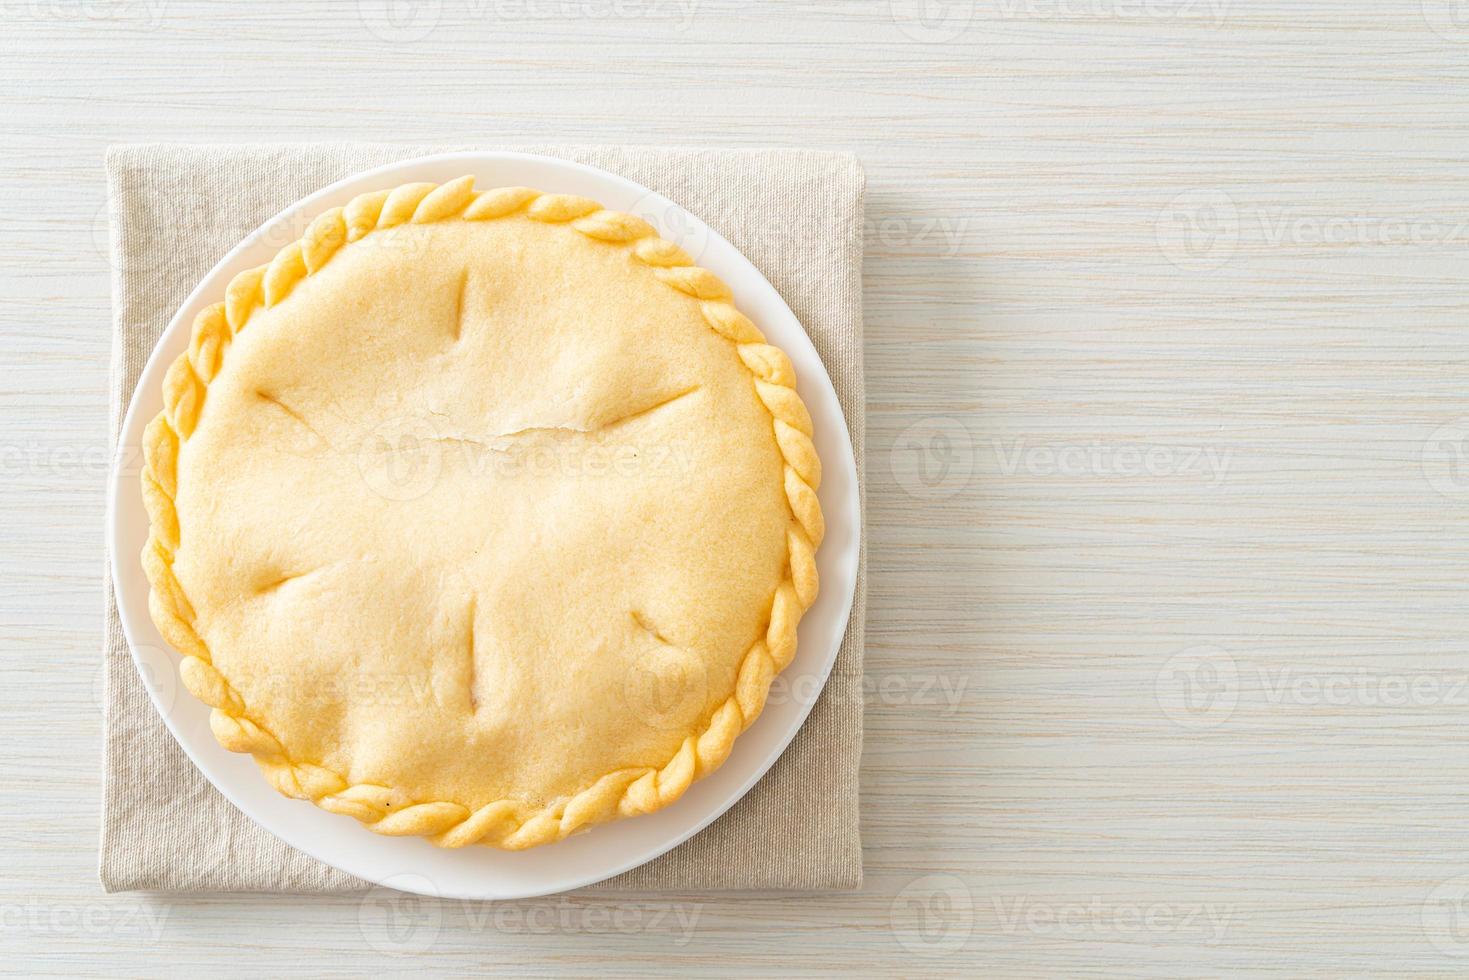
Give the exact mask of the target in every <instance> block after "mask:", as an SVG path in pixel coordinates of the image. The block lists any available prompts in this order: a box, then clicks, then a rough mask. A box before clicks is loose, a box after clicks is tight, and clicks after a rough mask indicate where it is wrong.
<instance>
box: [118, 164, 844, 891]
mask: <svg viewBox="0 0 1469 980" xmlns="http://www.w3.org/2000/svg"><path fill="white" fill-rule="evenodd" d="M467 173H469V174H474V175H475V183H476V186H477V187H479V188H481V189H486V188H491V187H499V186H509V185H525V186H529V187H537V188H539V189H541V190H544V191H550V192H561V193H570V194H581V195H584V196H586V197H590V198H594V199H595V200H598V201H600V202H602V204H603V205H605V206H607V207H609V208H615V209H618V210H623V211H631V212H634V213H636V214H639V215H641V216H642V217H644V218H645V219H647V220H649V221H650V222H651V223H653V224H654V225H655V226H657V227H658V228H659V230H660V231H661V232H662V233H663V235H664V237H666V238H669V239H671V240H673V241H677V242H679V243H680V244H681V245H683V246H684V247H685V250H686V251H688V252H689V254H690V255H692V256H694V259H695V261H696V262H698V263H699V264H700V265H702V266H704V267H706V268H708V269H711V270H713V271H714V272H715V273H716V274H717V275H718V276H719V277H720V278H721V279H723V280H724V281H725V282H726V283H728V284H729V286H730V288H731V289H733V290H734V296H735V302H736V303H737V304H738V306H739V308H740V309H741V310H743V311H744V312H745V313H746V314H747V315H748V316H750V318H751V319H753V320H754V321H755V322H756V323H757V324H759V326H760V328H761V329H762V330H763V331H764V332H765V334H766V335H767V336H768V337H769V338H770V341H771V342H772V343H774V344H776V345H777V346H779V347H780V348H781V349H783V350H784V351H786V353H787V354H789V355H790V358H791V361H792V362H793V363H794V364H795V368H796V374H797V376H798V378H799V388H800V393H801V397H802V398H803V399H805V402H806V405H807V407H808V408H809V409H810V411H811V416H812V419H813V420H814V422H815V426H816V446H817V449H818V451H819V452H820V454H821V459H822V463H823V464H824V466H823V469H824V470H825V474H824V478H823V482H822V485H821V491H820V497H821V506H822V509H823V510H824V511H825V514H826V527H827V533H826V540H825V543H823V544H822V546H821V549H820V551H819V552H818V554H817V564H818V567H819V570H820V572H821V593H820V596H819V597H818V598H817V600H816V603H815V605H813V606H812V607H811V609H810V610H809V611H808V612H807V613H806V616H805V618H804V619H802V620H801V626H800V641H799V645H798V648H797V654H796V658H795V660H794V662H792V664H791V665H790V666H789V667H787V668H786V670H785V672H784V673H783V674H782V675H781V678H779V679H777V682H776V686H775V687H774V688H772V691H771V697H770V699H769V702H768V703H767V706H766V708H765V712H764V714H763V715H761V717H760V719H759V721H757V722H756V723H755V724H754V725H753V726H751V728H750V730H749V731H747V732H745V734H744V735H742V736H741V737H740V738H739V739H738V740H737V741H736V742H735V746H734V750H733V751H732V752H731V754H730V756H729V759H728V760H727V761H726V762H725V763H724V765H723V767H721V768H720V769H719V770H718V771H717V772H715V773H714V774H713V775H711V776H710V777H708V778H707V779H704V780H702V781H700V782H697V783H695V784H694V785H693V786H692V787H691V788H690V789H689V791H688V792H687V793H686V794H685V795H684V797H683V798H682V799H681V800H679V801H678V802H677V803H675V804H674V805H672V806H670V807H667V808H666V809H663V810H661V811H659V812H657V813H653V814H649V815H647V816H641V817H636V818H633V819H630V820H619V821H615V822H613V823H610V824H604V825H601V826H598V827H594V828H592V829H591V830H589V831H587V832H586V833H583V834H579V835H576V836H574V837H571V838H569V839H567V840H565V841H561V842H559V843H556V844H551V845H548V846H545V847H538V848H533V849H531V850H529V851H523V852H518V853H511V852H505V851H499V850H495V849H493V848H488V847H469V848H464V849H462V850H457V851H447V850H442V849H439V848H436V847H434V846H432V845H431V844H429V843H428V842H427V841H425V840H422V839H419V838H398V837H381V836H378V835H377V834H374V833H372V832H371V831H369V830H367V829H366V828H364V827H362V826H360V825H359V824H357V823H356V821H354V820H352V819H350V818H348V817H343V816H338V815H335V814H331V813H327V812H326V811H323V810H319V809H317V808H316V807H314V806H312V805H311V804H310V803H306V802H302V801H298V800H291V799H287V798H286V797H283V796H281V795H279V794H278V793H276V791H275V790H274V789H272V788H271V787H270V786H269V784H267V783H266V781H265V779H264V778H262V776H261V775H260V772H259V770H258V769H257V768H256V767H255V763H254V762H253V761H252V760H251V759H250V757H249V756H247V755H236V754H235V753H232V752H227V751H226V750H225V749H224V748H222V747H221V746H220V745H219V743H218V742H216V741H215V740H214V736H213V735H212V734H211V733H210V730H209V709H208V708H207V707H206V706H205V705H204V704H202V703H201V702H199V701H196V700H194V698H193V697H191V696H190V695H189V694H188V693H187V692H185V691H183V690H182V686H181V684H180V682H179V681H178V674H177V660H178V657H177V655H176V654H175V653H174V652H173V651H172V650H171V649H169V647H168V645H167V643H166V642H164V640H163V638H162V637H161V636H160V635H159V634H158V632H157V629H156V628H155V627H154V626H153V623H152V620H151V619H150V618H149V616H148V583H147V580H146V579H145V578H144V576H143V573H142V569H141V567H140V565H139V561H138V554H139V552H140V551H141V550H142V548H143V544H144V542H145V541H146V540H147V535H148V518H147V514H146V512H145V511H144V509H143V501H142V495H141V492H140V490H139V484H138V468H139V466H140V463H139V460H138V458H137V456H138V454H137V451H136V447H138V446H139V445H141V442H142V433H143V427H144V426H145V425H146V424H147V422H148V420H150V419H151V418H153V416H154V415H156V414H157V413H158V411H159V409H160V407H161V389H162V383H163V374H164V371H165V370H166V369H167V367H168V365H169V364H170V363H171V362H172V361H173V359H174V358H175V357H177V356H178V354H179V353H180V352H182V351H183V350H184V349H185V347H186V346H187V344H188V334H189V327H190V324H192V322H193V320H194V317H195V315H197V313H198V312H199V310H201V309H202V308H204V307H205V306H208V305H209V304H210V303H213V302H216V301H217V300H218V299H219V298H220V297H222V296H223V295H224V289H225V285H226V284H227V283H228V282H229V280H230V279H231V278H232V277H233V276H234V275H235V274H236V273H238V272H240V271H241V270H244V269H248V268H251V267H253V266H257V265H261V264H263V263H265V262H267V261H269V260H270V258H271V257H272V256H273V255H274V253H275V252H276V251H277V250H278V249H279V248H280V247H281V246H283V245H285V244H287V243H288V242H290V241H292V240H293V239H295V238H297V237H299V236H300V234H301V233H302V231H304V229H305V228H306V226H307V224H308V223H309V222H310V220H311V219H312V218H314V217H315V216H316V215H318V214H320V213H321V212H323V211H325V210H326V209H328V208H330V207H334V206H336V205H340V204H345V203H346V202H347V201H348V200H349V199H351V198H352V197H353V196H355V195H357V194H360V193H362V192H363V191H370V190H379V189H382V188H386V187H392V186H394V185H397V184H401V183H406V182H408V181H419V180H427V181H435V182H438V183H442V182H444V181H447V180H451V179H453V178H455V177H459V176H462V175H464V174H467ZM118 445H119V447H120V449H119V452H118V456H117V459H116V461H115V462H114V466H113V471H112V483H111V486H110V488H109V489H110V492H109V497H108V505H109V514H108V531H109V541H108V547H109V549H110V553H111V557H112V568H113V576H114V578H113V580H114V582H115V584H116V590H117V605H118V611H119V612H120V613H121V616H122V625H123V631H124V632H125V633H126V634H127V638H128V643H129V645H130V646H131V648H132V651H133V659H134V660H135V661H136V663H137V666H138V671H139V673H140V675H141V676H142V678H143V683H144V684H145V685H146V686H147V688H148V693H149V695H150V696H151V697H152V698H153V703H154V704H155V705H156V706H157V708H158V711H159V714H160V715H162V717H163V720H164V721H165V722H166V723H167V724H168V727H169V729H170V730H171V731H172V732H173V734H174V737H175V738H176V739H178V743H179V745H181V746H182V747H183V749H184V751H185V752H186V753H188V755H189V758H191V759H193V760H194V764H195V765H196V766H198V767H199V770H200V771H201V772H203V773H204V775H205V776H207V777H208V778H209V781H210V782H211V783H213V784H214V785H215V787H216V788H218V789H219V791H220V792H221V793H223V794H224V795H225V796H226V797H228V798H229V800H230V801H231V802H233V803H234V804H235V805H236V806H237V807H239V808H240V809H241V810H243V811H244V812H245V813H246V814H248V815H249V816H250V818H251V819H253V820H254V821H255V822H256V823H258V824H259V825H260V826H261V827H264V828H265V829H266V830H268V831H270V832H271V833H273V834H275V835H276V836H277V837H279V838H281V839H282V840H284V841H286V842H287V843H288V844H290V845H292V846H293V847H296V848H299V849H300V850H302V851H305V852H306V853H307V854H310V855H311V856H312V857H315V858H318V859H320V860H322V861H325V862H326V863H327V864H330V865H333V866H335V867H338V868H340V869H342V870H343V871H346V872H348V873H350V874H354V875H356V876H358V877H359V878H364V879H366V880H368V881H371V882H375V883H377V884H380V885H386V886H388V887H392V888H397V889H400V890H403V891H414V892H419V893H421V894H428V895H440V896H444V897H448V898H461V899H509V898H525V897H529V896H534V895H547V894H551V893H553V892H559V891H565V890H567V889H571V888H578V887H581V886H583V885H588V884H591V883H592V882H596V881H601V880H602V879H604V878H610V877H612V876H613V875H617V874H621V873H622V872H624V871H627V870H628V869H630V868H634V867H636V866H638V865H640V864H642V863H644V862H646V861H650V860H652V859H653V858H655V857H657V856H659V855H660V854H663V853H664V852H665V851H668V850H669V849H671V848H673V847H676V846H677V845H679V844H681V843H683V842H684V841H685V840H687V839H688V838H690V837H692V836H693V835H694V834H696V833H698V832H699V831H700V830H702V829H703V828H704V827H706V826H708V825H709V824H710V823H711V822H713V821H714V819H715V818H716V817H718V816H719V815H720V814H722V813H724V811H725V810H727V809H729V808H730V807H731V806H732V805H734V803H735V802H736V801H737V800H739V799H740V797H742V796H743V795H744V794H745V793H746V791H748V790H749V788H750V787H751V786H753V785H754V784H755V781H756V780H758V779H759V778H760V777H761V776H763V775H764V774H765V772H766V771H767V770H768V769H769V768H770V767H771V765H773V764H774V763H775V760H776V759H777V758H778V757H779V756H780V754H781V752H782V751H784V750H785V747H786V746H787V745H788V744H789V743H790V741H791V739H792V738H793V737H794V736H795V734H796V731H797V730H798V729H799V728H800V727H801V723H802V722H803V721H804V720H805V718H806V715H807V714H808V713H809V711H810V709H811V706H812V704H813V703H814V702H815V700H816V696H817V695H818V694H819V693H820V691H821V688H822V686H823V685H824V684H825V683H826V678H827V675H828V674H829V673H830V672H831V666H832V663H833V661H835V659H836V654H837V648H838V646H839V645H840V643H841V638H842V634H843V632H844V630H845V627H846V623H847V616H848V614H849V613H850V612H851V608H852V594H853V589H854V587H855V584H856V578H857V550H858V542H859V540H860V536H861V535H860V521H861V514H860V509H859V504H858V494H857V471H856V465H855V462H854V458H853V455H852V444H851V441H850V440H849V438H848V436H847V426H846V422H845V420H844V418H843V416H842V409H841V406H840V405H839V404H838V402H837V397H836V392H835V390H833V388H832V385H831V379H830V378H828V377H827V374H826V369H825V368H824V367H823V366H822V363H821V359H820V358H819V357H818V356H817V354H816V350H815V348H814V347H812V345H811V341H810V339H809V338H808V337H807V336H806V332H805V330H803V329H802V327H801V324H800V323H799V322H798V321H797V320H796V317H795V315H794V314H793V313H791V311H790V308H789V307H787V306H786V304H785V302H784V301H783V300H782V299H781V298H780V295H779V294H778V293H777V292H776V291H775V288H774V287H773V286H771V285H770V283H769V282H767V281H766V279H765V277H764V276H763V275H761V274H760V272H759V270H757V269H756V268H755V267H754V266H753V265H751V264H750V262H749V261H748V260H747V259H746V258H745V257H744V256H743V255H741V254H740V253H739V252H737V251H736V250H735V248H734V246H732V245H730V244H729V242H727V241H725V240H724V239H723V238H721V237H720V236H719V235H718V234H717V233H715V232H714V231H712V230H711V229H709V228H708V227H707V226H705V225H704V223H703V222H702V221H700V220H699V219H698V218H697V217H694V216H692V215H690V214H688V213H687V212H685V211H683V210H682V209H681V208H679V207H678V206H677V205H675V204H673V202H671V201H669V200H668V199H667V198H665V197H662V196H661V195H658V194H654V193H653V192H652V191H649V190H648V189H647V188H645V187H642V186H640V185H638V184H635V183H633V182H632V181H630V180H625V179H624V178H622V177H618V176H615V175H613V174H610V173H607V172H605V171H602V170H597V169H595V168H593V167H588V166H583V165H581V164H576V163H570V162H567V161H565V160H557V159H553V158H550V157H538V156H530V155H527V154H518V153H451V154H444V155H442V156H433V157H423V158H420V159H417V160H409V161H406V162H404V163H395V164H390V165H389V166H386V167H379V168H378V169H376V170H370V171H367V172H366V173H362V174H359V175H357V176H355V177H350V178H348V179H346V180H343V181H340V182H338V183H335V184H333V185H331V186H330V187H327V188H324V189H323V190H321V191H318V192H317V193H315V194H313V195H311V196H310V197H308V198H306V199H305V200H303V201H301V202H299V203H298V204H295V205H293V206H292V207H290V208H287V209H286V210H285V211H282V212H281V213H280V214H279V215H277V216H276V217H275V218H273V219H271V220H270V221H269V222H267V223H266V224H265V225H262V226H261V227H260V228H259V229H257V230H256V231H255V232H254V233H252V234H251V235H250V236H249V237H248V238H246V239H245V241H244V242H242V243H241V244H240V245H239V246H238V247H237V248H235V249H234V251H232V252H230V253H229V254H228V255H227V256H225V257H224V259H223V260H222V261H221V262H220V263H219V264H218V265H216V266H215V267H214V269H213V270H212V271H211V272H210V273H209V275H207V276H205V277H204V281H203V282H201V283H200V284H199V286H198V288H196V289H195V290H194V292H193V293H192V294H191V295H190V296H189V299H188V301H187V302H185V303H184V305H183V307H182V308H181V309H180V310H179V311H178V313H177V314H176V315H175V316H174V318H173V322H171V323H170V324H169V325H168V329H167V330H166V331H164V334H163V338H162V340H161V341H160V342H159V344H158V347H157V349H156V350H154V352H153V356H152V357H151V358H150V359H149V361H148V365H147V366H146V367H145V368H144V369H143V375H142V379H141V380H140V381H139V383H138V389H137V392H136V393H135V395H134V398H133V401H132V405H131V407H130V408H129V410H128V414H127V418H126V420H125V421H124V422H123V427H122V433H121V436H120V439H119V442H118Z"/></svg>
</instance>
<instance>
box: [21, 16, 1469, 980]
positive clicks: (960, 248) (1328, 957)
mask: <svg viewBox="0 0 1469 980" xmlns="http://www.w3.org/2000/svg"><path fill="white" fill-rule="evenodd" d="M136 139H178V140H316V139H370V140H385V141H414V142H418V141H426V140H443V141H445V142H450V141H453V142H464V141H468V140H479V141H483V142H484V143H485V144H486V145H493V144H494V143H495V142H496V141H501V140H503V141H506V142H527V141H540V140H578V141H586V142H616V141H624V142H630V143H685V144H688V143H693V144H707V145H728V146H755V145H767V144H787V145H809V146H822V147H844V148H851V149H854V150H856V151H857V152H858V153H860V154H861V156H862V159H863V161H864V162H865V164H866V166H867V170H868V175H869V197H868V200H869V217H870V220H869V226H868V244H867V250H866V302H867V372H868V384H869V415H868V419H869V447H870V454H871V459H870V463H869V472H868V477H869V494H870V495H869V507H870V513H869V522H870V524H869V526H870V528H871V531H870V548H871V616H870V626H869V633H868V635H869V637H870V644H869V648H868V651H867V668H868V672H869V674H870V677H871V681H872V685H871V690H870V691H869V703H868V708H867V730H868V737H867V744H866V754H865V759H864V766H863V773H862V780H863V783H862V792H863V797H864V799H863V819H864V835H865V841H866V863H867V886H866V887H865V888H864V889H863V891H862V892H860V893H856V894H844V895H822V896H811V897H796V898H792V897H750V896H724V897H714V898H710V897H704V896H697V895H676V896H648V897H647V898H646V899H638V900H635V901H614V900H610V899H605V898H575V899H548V900H541V901H533V902H524V903H514V904H510V905H504V906H470V905H462V904H459V903H445V904H429V903H423V902H419V901H417V900H408V899H405V900H401V901H398V900H394V899H392V898H390V897H387V896H383V895H375V896H372V897H370V898H369V899H368V900H366V901H363V900H360V899H357V898H331V899H320V898H299V897H281V896H229V895H221V896H214V897H205V898H197V897H194V898H187V899H181V900H170V899H168V898H164V897H145V896H129V895H120V896H110V897H109V896H104V895H102V894H101V893H100V890H99V889H98V887H97V884H96V880H95V876H94V861H95V834H96V826H97V801H98V771H97V770H98V762H97V760H98V744H99V730H100V726H101V723H102V720H101V717H100V714H99V710H98V707H99V691H100V683H99V678H100V675H99V671H98V650H99V636H98V633H99V622H100V612H101V604H102V598H101V594H100V569H101V564H100V563H101V550H102V545H101V541H102V523H103V495H102V485H103V469H104V465H105V456H106V449H105V421H104V412H105V404H106V384H107V381H106V378H107V358H108V323H107V320H108V288H109V286H108V269H107V262H106V256H105V252H104V244H105V215H104V212H103V181H102V164H101V160H102V151H103V148H104V147H105V146H106V145H107V144H108V143H109V142H115V141H123V140H136ZM1466 191H1469V7H1466V6H1465V5H1464V3H1463V0H1422V2H1421V3H1420V0H1389V2H1384V3H1378V4H1366V3H1356V2H1351V0H1315V2H1312V3H1300V2H1298V0H1268V2H1266V0H1258V2H1257V0H993V2H991V0H982V2H979V3H962V2H946V0H894V2H893V3H891V4H888V3H885V2H884V3H875V4H858V5H847V4H838V3H820V4H781V5H780V6H779V8H778V9H777V8H776V7H775V6H774V5H771V6H766V5H763V4H756V3H750V2H740V3H719V2H715V0H607V2H603V0H568V2H565V3H562V2H560V0H555V2H552V0H432V2H429V3H426V4H422V5H419V6H418V7H416V8H412V7H409V6H407V5H398V4H390V3H385V2H374V0H363V2H362V3H361V4H360V5H359V4H358V3H356V2H345V3H344V2H335V3H318V4H300V3H297V4H282V5H279V6H272V7H270V8H268V9H267V7H266V6H265V5H262V4H240V5H234V6H226V5H218V4H212V3H210V4H205V3H194V2H185V0H34V2H33V0H0V200H3V210H0V214H3V217H0V473H3V481H0V542H3V548H0V576H3V580H0V652H3V655H4V666H5V673H4V679H3V682H0V737H3V746H4V751H3V752H0V814H3V815H0V970H20V971H22V972H27V973H50V972H54V973H59V974H67V975H81V974H104V973H105V974H107V975H114V974H138V975H141V974H149V975H155V974H162V973H172V972H178V973H187V974H191V975H196V974H197V973H198V972H199V971H205V970H207V971H209V972H210V973H212V974H220V973H223V974H228V975H233V974H237V973H260V974H266V975H287V974H295V973H302V974H304V973H311V974H336V973H341V974H352V975H360V974H364V973H369V972H371V973H374V974H385V973H398V972H409V971H418V970H422V969H434V970H445V971H456V972H457V971H466V970H503V971H505V972H508V973H514V974H546V973H554V974H563V973H564V974H576V973H585V974H592V975H607V974H626V975H632V976H644V975H648V974H652V973H658V972H663V971H667V972H673V973H684V972H694V971H699V970H708V971H713V972H718V973H729V974H746V973H760V974H769V975H790V974H795V973H806V972H811V973H817V972H830V971H840V972H842V973H853V974H855V973H869V972H893V971H897V972H901V973H904V974H909V975H911V974H922V973H927V972H956V973H957V972H966V971H968V972H973V971H975V970H977V969H984V970H987V971H993V972H995V973H998V974H1001V975H1055V974H1058V973H1104V972H1105V973H1127V974H1134V975H1135V974H1138V973H1145V972H1157V973H1160V974H1167V975H1180V974H1184V975H1192V974H1217V973H1220V972H1224V971H1232V970H1237V969H1254V970H1279V971H1284V972H1290V973H1299V972H1301V971H1304V970H1307V969H1316V970H1323V971H1327V972H1331V973H1338V974H1340V973H1345V972H1359V971H1378V972H1384V971H1411V972H1417V973H1432V972H1444V973H1451V972H1458V973H1460V974H1462V972H1463V971H1464V970H1466V969H1469V958H1466V957H1469V752H1466V751H1465V750H1466V748H1469V650H1466V640H1465V635H1466V632H1469V602H1466V599H1469V588H1466V576H1469V534H1466V532H1469V442H1466V439H1469V363H1466V359H1469V291H1466V289H1465V280H1466V272H1469V207H1466V205H1465V204H1464V201H1465V199H1466Z"/></svg>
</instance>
